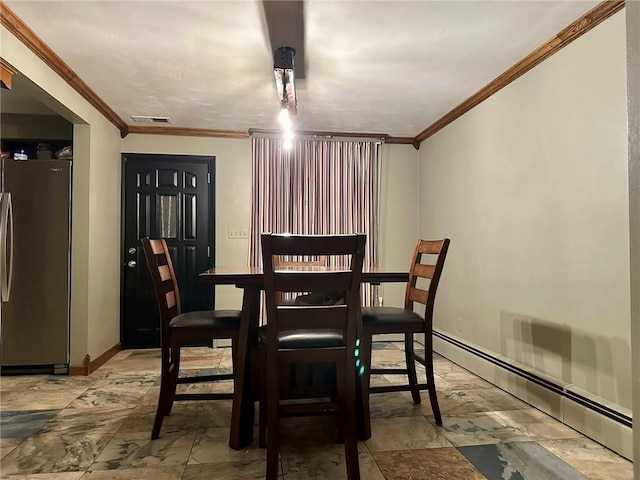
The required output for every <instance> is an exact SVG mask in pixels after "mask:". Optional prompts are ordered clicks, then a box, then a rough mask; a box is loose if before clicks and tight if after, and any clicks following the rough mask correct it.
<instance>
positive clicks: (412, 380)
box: [362, 238, 450, 425]
mask: <svg viewBox="0 0 640 480" xmlns="http://www.w3.org/2000/svg"><path fill="white" fill-rule="evenodd" d="M449 242H450V241H449V239H448V238H445V239H442V240H418V242H417V244H416V247H415V250H414V252H413V258H412V261H411V268H410V272H409V281H408V283H407V288H406V290H405V299H404V308H399V307H367V308H363V309H362V324H363V330H364V336H363V345H364V348H363V355H364V356H363V360H364V361H365V362H366V363H365V365H371V353H372V352H371V345H372V341H373V335H377V334H393V333H401V334H403V335H404V349H405V361H406V365H405V368H369V369H368V370H367V372H366V375H367V376H368V377H369V378H367V381H366V382H365V385H366V386H368V390H369V393H385V392H395V391H410V392H411V396H412V398H413V402H414V403H420V401H421V399H420V390H428V391H429V398H430V400H431V409H432V410H433V416H434V418H435V421H436V423H437V424H438V425H440V424H442V416H441V415H440V407H439V406H438V397H437V396H436V386H435V383H434V376H433V336H432V331H433V307H434V304H435V299H436V291H437V289H438V283H439V281H440V275H441V274H442V269H443V267H444V261H445V258H446V256H447V250H448V249H449ZM429 259H434V260H431V262H429ZM420 279H422V280H421V282H422V281H428V283H429V285H428V287H427V288H424V287H423V286H422V285H418V280H420ZM416 303H417V304H421V305H424V309H425V312H424V316H421V315H420V314H419V313H417V312H415V311H414V304H416ZM416 333H424V357H422V356H420V355H418V354H417V353H416V352H415V351H414V346H413V336H414V334H416ZM416 362H419V363H421V364H422V365H423V366H424V367H425V369H426V377H427V378H426V380H427V381H426V383H418V379H417V374H416ZM372 374H385V375H389V374H391V375H406V376H407V377H408V384H404V385H387V386H373V387H372V386H369V385H370V384H369V380H370V375H372Z"/></svg>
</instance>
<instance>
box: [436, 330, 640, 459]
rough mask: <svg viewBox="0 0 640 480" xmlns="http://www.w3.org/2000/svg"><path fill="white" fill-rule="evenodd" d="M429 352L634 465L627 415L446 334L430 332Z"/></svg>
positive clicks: (561, 383)
mask: <svg viewBox="0 0 640 480" xmlns="http://www.w3.org/2000/svg"><path fill="white" fill-rule="evenodd" d="M433 348H434V350H435V351H436V352H437V353H438V354H440V355H442V356H443V357H445V358H447V359H449V360H451V361H452V362H454V363H456V364H458V365H460V366H461V367H463V368H466V369H467V370H469V371H470V372H472V373H474V374H475V375H478V376H479V377H481V378H483V379H484V380H486V381H488V382H491V383H493V384H494V385H496V386H497V387H499V388H501V389H503V390H505V391H506V392H508V393H510V394H512V395H514V396H515V397H518V398H519V399H521V400H522V401H524V402H527V403H529V404H530V405H532V406H533V407H535V408H537V409H539V410H541V411H543V412H545V413H547V414H549V415H551V416H552V417H554V418H555V419H557V420H559V421H561V422H563V423H565V424H566V425H568V426H570V427H571V428H573V429H574V430H577V431H579V432H580V433H582V434H583V435H586V436H588V437H589V438H592V439H593V440H595V441H596V442H598V443H601V444H602V445H604V446H605V447H607V448H609V449H611V450H613V451H614V452H616V453H618V454H619V455H622V456H623V457H625V458H627V459H629V460H632V458H633V434H632V429H631V412H630V411H623V409H620V408H616V406H615V405H611V404H610V402H607V401H605V400H602V399H599V398H598V397H594V396H592V395H588V394H586V393H585V392H582V391H580V390H579V389H578V388H576V387H575V386H574V385H570V384H567V383H563V382H562V381H561V380H559V379H557V378H554V377H550V376H548V375H545V374H543V373H542V372H538V371H536V370H535V369H532V368H530V367H526V366H524V365H519V364H517V363H516V362H514V361H513V360H511V359H508V358H504V357H501V356H499V355H496V354H495V353H493V352H489V351H486V350H483V349H481V348H479V347H477V346H475V345H473V344H470V343H468V342H466V341H465V340H464V339H461V338H457V337H455V336H453V335H450V334H449V333H444V332H439V331H434V337H433Z"/></svg>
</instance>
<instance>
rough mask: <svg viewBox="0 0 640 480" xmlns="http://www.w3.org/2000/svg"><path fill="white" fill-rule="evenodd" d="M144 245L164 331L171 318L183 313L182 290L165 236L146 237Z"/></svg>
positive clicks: (143, 241)
mask: <svg viewBox="0 0 640 480" xmlns="http://www.w3.org/2000/svg"><path fill="white" fill-rule="evenodd" d="M142 246H143V247H144V254H145V257H146V258H147V265H148V266H149V272H150V273H151V279H152V280H153V286H154V288H155V291H156V298H157V299H158V307H159V308H160V318H161V322H162V329H161V331H162V332H164V331H166V329H167V327H168V325H169V322H170V321H171V319H173V318H174V317H175V316H176V315H179V314H180V313H182V308H181V306H180V303H181V302H180V291H179V290H178V282H177V281H176V274H175V271H174V270H173V262H172V261H171V255H169V250H168V249H167V242H165V241H164V239H163V238H160V239H150V238H147V237H145V238H143V239H142Z"/></svg>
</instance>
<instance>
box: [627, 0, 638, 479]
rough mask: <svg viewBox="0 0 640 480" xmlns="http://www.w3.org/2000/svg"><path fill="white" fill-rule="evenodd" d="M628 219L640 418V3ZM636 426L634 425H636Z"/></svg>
mask: <svg viewBox="0 0 640 480" xmlns="http://www.w3.org/2000/svg"><path fill="white" fill-rule="evenodd" d="M626 14H627V97H628V100H627V105H628V114H629V219H630V243H631V259H632V261H631V351H632V353H633V356H632V358H633V362H632V375H633V411H634V412H635V413H636V418H638V415H640V81H638V79H639V78H640V2H638V1H634V2H627V6H626ZM637 424H638V422H636V425H637ZM633 467H634V474H635V477H634V478H640V428H637V427H636V428H634V429H633Z"/></svg>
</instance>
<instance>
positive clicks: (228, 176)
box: [122, 135, 417, 308]
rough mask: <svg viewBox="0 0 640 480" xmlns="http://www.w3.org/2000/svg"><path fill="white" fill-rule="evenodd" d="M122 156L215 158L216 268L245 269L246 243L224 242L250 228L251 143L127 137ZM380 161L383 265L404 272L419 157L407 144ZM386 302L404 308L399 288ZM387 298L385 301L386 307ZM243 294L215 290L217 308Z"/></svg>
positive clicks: (390, 148)
mask: <svg viewBox="0 0 640 480" xmlns="http://www.w3.org/2000/svg"><path fill="white" fill-rule="evenodd" d="M122 151H123V152H125V153H161V154H183V155H213V156H215V157H216V219H215V220H216V265H219V266H224V265H246V264H247V262H248V253H249V243H248V240H244V239H241V240H238V239H229V238H227V232H228V229H229V228H247V229H248V228H249V226H250V215H251V142H250V141H249V140H248V139H241V140H237V139H219V138H199V137H175V136H159V135H127V136H126V137H125V138H124V139H123V140H122ZM383 152H384V153H383V158H382V165H383V166H382V182H381V183H382V185H381V187H382V192H381V196H382V202H381V210H382V215H383V218H382V225H381V231H380V233H381V249H382V251H381V262H382V264H383V265H387V266H390V267H394V266H402V267H406V266H407V265H408V264H409V262H410V260H411V258H410V256H411V252H412V249H413V245H414V242H415V236H416V234H417V227H416V221H415V219H416V217H415V205H416V202H417V181H416V175H415V174H416V171H417V170H416V169H417V152H416V150H415V149H414V148H413V147H412V146H410V145H385V146H384V147H383ZM385 288H386V289H387V290H385V302H386V303H388V302H391V303H390V304H398V305H401V304H402V298H403V297H402V295H403V294H404V290H403V286H400V287H397V286H387V287H385ZM387 295H388V302H387V298H386V297H387ZM241 301H242V297H241V292H239V291H238V290H237V289H235V288H234V287H232V286H218V287H216V307H217V308H239V306H240V304H241Z"/></svg>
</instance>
